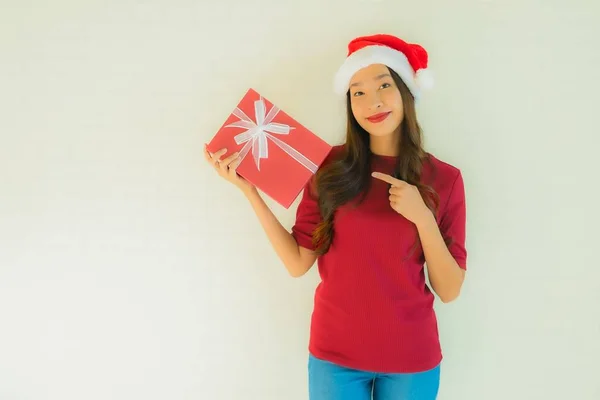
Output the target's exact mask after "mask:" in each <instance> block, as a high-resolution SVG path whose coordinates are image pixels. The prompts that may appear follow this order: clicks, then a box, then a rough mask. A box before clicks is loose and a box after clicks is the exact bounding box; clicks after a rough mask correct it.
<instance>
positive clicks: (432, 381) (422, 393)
mask: <svg viewBox="0 0 600 400" xmlns="http://www.w3.org/2000/svg"><path fill="white" fill-rule="evenodd" d="M439 386H440V366H439V365H438V366H437V367H435V368H433V369H431V370H428V371H425V372H418V373H410V374H408V373H407V374H381V373H376V372H365V371H358V370H354V369H350V368H346V367H341V366H339V365H336V364H333V363H331V362H328V361H323V360H320V359H318V358H316V357H314V356H313V355H312V354H310V355H309V359H308V392H309V399H310V400H371V399H373V400H435V399H436V398H437V394H438V389H439Z"/></svg>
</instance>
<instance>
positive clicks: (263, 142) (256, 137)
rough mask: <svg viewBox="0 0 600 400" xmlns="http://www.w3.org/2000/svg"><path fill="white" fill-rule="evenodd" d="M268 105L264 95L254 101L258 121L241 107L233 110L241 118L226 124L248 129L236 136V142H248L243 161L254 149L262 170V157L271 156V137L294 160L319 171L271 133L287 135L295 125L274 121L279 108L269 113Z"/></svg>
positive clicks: (312, 170) (257, 164) (305, 158)
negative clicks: (269, 141) (263, 97)
mask: <svg viewBox="0 0 600 400" xmlns="http://www.w3.org/2000/svg"><path fill="white" fill-rule="evenodd" d="M266 108H267V107H266V105H265V102H264V100H263V99H262V97H261V98H260V99H259V100H256V101H255V102H254V115H255V118H256V122H254V121H253V120H252V119H251V118H250V117H248V116H247V115H246V114H245V113H244V112H243V111H242V110H241V109H240V108H239V107H236V109H235V110H234V111H233V113H232V114H233V115H235V116H236V117H238V118H239V119H240V120H239V121H236V122H234V123H232V124H229V125H226V127H227V128H245V129H246V131H244V132H242V133H240V134H238V135H236V136H235V138H234V139H235V142H236V143H237V144H238V145H240V144H242V143H246V144H245V145H244V147H242V150H240V158H241V160H242V161H243V160H244V158H246V155H247V154H248V152H249V151H250V150H251V149H252V155H253V156H254V163H255V164H256V168H257V169H258V170H259V171H260V159H261V158H268V157H269V147H268V141H267V139H270V140H271V141H272V142H273V143H275V144H276V145H277V146H278V147H279V148H280V149H281V150H283V151H284V152H285V153H286V154H288V155H289V156H290V157H292V158H293V159H294V160H296V161H297V162H299V163H300V164H302V165H303V166H304V167H305V168H306V169H308V170H309V171H310V172H312V173H315V172H317V168H318V167H317V165H316V164H315V163H313V162H312V161H311V160H309V159H308V158H307V157H305V156H304V155H303V154H302V153H300V152H299V151H298V150H296V149H294V148H293V147H292V146H290V145H289V144H287V143H285V142H283V141H282V140H280V139H278V138H277V137H275V136H273V135H271V133H274V134H277V135H287V134H289V133H290V131H291V130H292V129H294V128H293V127H290V126H289V125H286V124H280V123H277V122H272V121H273V119H275V116H276V115H277V113H279V108H278V107H276V106H273V107H272V108H271V110H269V113H268V114H266V115H265V113H266Z"/></svg>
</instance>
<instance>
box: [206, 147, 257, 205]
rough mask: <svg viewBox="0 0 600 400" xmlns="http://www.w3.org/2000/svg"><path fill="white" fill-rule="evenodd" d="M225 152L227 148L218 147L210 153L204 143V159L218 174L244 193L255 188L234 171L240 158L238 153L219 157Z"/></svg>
mask: <svg viewBox="0 0 600 400" xmlns="http://www.w3.org/2000/svg"><path fill="white" fill-rule="evenodd" d="M226 153H227V149H220V150H218V151H217V152H215V153H210V152H209V151H208V147H207V145H206V144H204V158H205V159H206V161H207V162H208V163H209V164H210V165H211V166H212V167H213V168H214V169H215V171H217V172H218V174H219V175H220V176H221V177H222V178H224V179H225V180H227V181H229V182H231V183H233V184H234V185H235V186H237V187H238V188H239V189H241V190H242V192H244V194H246V195H247V194H249V193H250V192H252V191H254V190H255V187H254V185H252V184H251V183H250V182H248V181H247V180H246V179H244V178H242V177H241V176H239V175H238V174H237V172H236V169H237V167H238V165H240V162H241V159H240V158H239V154H238V153H233V154H232V155H230V156H229V157H227V158H226V159H224V160H221V157H223V155H225V154H226Z"/></svg>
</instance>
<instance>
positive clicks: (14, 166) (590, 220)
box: [0, 0, 600, 400]
mask: <svg viewBox="0 0 600 400" xmlns="http://www.w3.org/2000/svg"><path fill="white" fill-rule="evenodd" d="M0 6H1V12H0V46H1V47H0V50H1V52H0V58H1V65H0V110H1V117H0V135H1V142H0V399H2V400H32V399H35V400H42V399H43V400H46V399H52V400H54V399H61V400H67V399H78V400H80V399H86V400H95V399H102V400H105V399H148V400H150V399H161V400H162V399H178V400H180V399H181V400H183V399H227V400H229V399H261V400H262V399H286V400H300V399H306V398H307V388H306V381H307V373H306V361H307V341H308V327H309V326H308V324H309V318H310V313H311V310H312V296H313V290H314V288H315V286H316V284H317V282H318V275H317V271H316V268H313V270H311V271H310V272H309V274H308V275H307V276H305V277H303V278H301V279H293V278H290V277H288V275H287V273H286V272H285V269H284V267H283V265H282V264H281V263H280V262H279V261H278V259H277V258H276V256H275V253H274V252H273V251H272V250H271V248H270V245H269V243H268V242H267V239H266V237H265V235H264V234H263V232H262V230H261V228H260V226H259V224H258V222H257V220H256V218H255V216H254V215H253V213H252V210H251V208H250V207H249V205H248V204H247V202H246V201H245V199H244V198H243V196H241V194H240V193H238V192H237V190H236V189H235V188H233V187H231V186H229V185H228V184H226V182H224V181H222V180H220V179H219V178H218V177H217V176H216V175H215V174H214V173H213V171H212V170H211V169H210V168H208V166H207V165H205V162H204V160H203V158H202V144H203V143H204V142H207V141H209V140H210V138H211V136H212V135H213V134H214V132H215V131H216V129H217V128H218V127H219V126H220V125H221V123H222V122H223V121H224V119H225V118H226V116H227V114H228V113H229V112H230V111H231V110H232V109H233V107H234V106H235V103H236V102H237V100H239V98H240V96H241V95H242V94H243V93H244V91H245V90H246V89H247V88H248V87H249V86H252V87H254V88H256V89H257V90H259V91H260V92H261V93H262V94H263V95H264V96H266V97H267V98H269V99H271V100H273V101H275V102H276V103H277V104H278V105H279V106H280V107H281V108H282V109H284V110H285V111H287V112H288V113H289V114H291V115H292V116H294V117H295V118H296V119H298V120H299V121H301V122H302V123H304V124H305V125H307V126H308V127H309V128H311V129H312V130H314V131H315V132H316V133H317V134H319V135H320V136H321V137H323V138H324V139H325V140H327V141H328V142H329V143H331V144H336V143H339V141H340V140H341V139H342V137H343V136H342V135H343V128H344V114H343V113H344V109H343V102H342V101H339V99H336V98H335V96H334V95H333V94H332V91H331V78H332V75H333V73H334V71H335V69H336V68H337V66H338V65H339V63H340V62H341V61H342V60H343V58H344V57H345V54H346V44H347V42H348V41H349V40H350V39H351V38H353V37H354V36H357V35H362V34H370V33H376V32H389V33H393V34H396V35H400V36H402V37H403V38H405V39H407V40H409V41H416V42H419V43H421V44H423V45H424V46H425V47H426V48H427V49H428V50H429V52H430V57H431V68H432V69H433V70H434V72H435V77H436V88H435V90H433V91H432V92H430V93H429V94H428V95H427V96H426V97H425V99H424V100H423V102H422V103H421V105H420V107H419V110H418V112H419V117H420V121H421V123H422V125H423V128H424V131H425V136H426V145H427V149H428V150H429V151H431V152H433V153H434V154H436V155H437V156H438V157H439V158H442V159H444V160H445V161H447V162H450V163H452V164H454V165H456V166H458V167H460V168H461V169H462V171H463V174H464V177H465V181H466V186H467V196H468V199H467V202H468V243H467V244H468V249H469V272H468V275H467V281H466V283H465V287H464V290H463V294H462V296H461V297H460V298H459V300H457V301H456V302H454V303H451V304H448V305H444V304H441V303H439V304H437V305H436V307H437V312H438V315H439V320H440V330H441V334H442V345H443V348H444V355H445V361H444V366H443V375H442V385H441V391H440V396H439V398H440V399H442V400H454V399H461V400H467V399H473V400H480V399H486V400H494V399H519V400H521V399H522V400H534V399H578V400H594V399H599V398H600V383H599V380H598V372H599V371H600V369H599V368H600V367H599V366H598V358H599V357H600V344H599V342H600V340H599V339H600V283H599V280H600V272H599V267H600V262H599V261H598V252H597V248H598V242H599V239H600V237H599V236H600V235H599V234H598V231H597V230H596V226H597V225H598V223H599V222H600V221H599V217H598V208H597V204H598V195H599V190H598V183H599V182H600V180H599V179H598V173H599V172H600V165H599V162H598V146H599V145H600V140H599V139H598V134H599V133H598V123H597V118H598V106H599V101H598V93H599V92H600V79H599V78H600V76H599V74H598V72H597V70H598V65H599V64H600V46H599V45H598V42H599V39H600V25H599V24H598V20H599V19H600V6H599V5H598V3H597V2H595V1H593V0H587V1H586V0H570V1H566V0H563V1H558V0H554V1H551V0H545V1H532V0H520V1H517V0H505V1H499V0H498V1H492V0H489V1H483V0H481V1H475V0H461V1H452V2H450V1H442V0H437V1H433V0H427V1H419V2H416V1H412V2H408V1H391V0H379V1H376V0H371V1H369V0H362V1H359V0H343V1H342V0H337V1H323V0H303V1H295V2H292V1H276V0H262V1H242V0H236V1H234V0H229V1H213V2H204V1H162V2H161V1H157V0H150V1H143V2H142V1H86V2H81V1H68V0H60V1H53V2H44V1H39V0H38V1H6V0H4V1H2V2H1V3H0ZM268 202H269V204H270V205H271V206H272V208H273V210H274V212H275V213H276V214H277V216H278V217H280V218H281V221H282V222H283V223H284V225H285V226H286V227H291V225H292V223H293V218H294V215H295V205H294V206H293V207H292V208H291V209H290V210H285V209H282V208H281V207H279V206H278V205H276V204H275V203H274V202H272V201H270V200H268Z"/></svg>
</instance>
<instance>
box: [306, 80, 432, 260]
mask: <svg viewBox="0 0 600 400" xmlns="http://www.w3.org/2000/svg"><path fill="white" fill-rule="evenodd" d="M389 70H390V74H391V75H392V78H393V79H394V81H395V83H396V86H397V87H398V89H399V90H400V94H401V96H402V101H403V103H404V118H403V120H402V123H401V125H400V141H399V153H398V154H399V156H398V158H397V160H398V161H397V164H396V166H395V173H394V176H395V177H396V178H397V179H401V180H404V181H406V182H408V183H410V184H412V185H415V186H416V187H417V188H418V189H419V192H420V193H421V196H422V197H423V199H424V201H425V204H426V205H427V207H428V208H429V209H430V210H432V211H433V212H434V215H435V214H436V213H437V209H438V207H439V196H438V195H437V193H436V192H435V190H434V189H433V188H432V187H431V186H429V185H426V184H424V183H422V182H421V171H422V167H423V163H424V162H428V161H429V156H428V154H427V152H426V151H425V150H424V149H423V137H422V131H421V127H420V125H419V123H418V121H417V114H416V110H415V100H414V97H413V95H412V93H411V92H410V90H409V89H408V87H407V86H406V85H405V84H404V82H403V81H402V78H400V76H398V74H397V73H396V72H394V71H393V70H392V69H389ZM346 108H347V127H346V144H345V146H343V151H342V152H341V154H340V156H339V157H338V158H337V159H335V160H332V162H330V163H328V164H327V165H325V166H323V168H321V169H320V170H319V171H318V172H317V174H316V176H315V182H314V189H315V190H316V194H317V197H318V204H319V209H320V212H321V218H322V222H321V223H320V224H319V225H318V226H317V227H316V229H315V231H314V232H313V244H314V246H315V252H316V253H317V255H323V254H325V253H326V252H327V251H328V250H329V247H330V245H331V242H332V240H333V232H334V230H333V217H334V214H335V211H336V209H337V208H338V207H340V206H342V205H344V204H346V203H348V202H350V201H353V200H355V199H356V198H357V197H358V196H359V195H361V194H362V195H363V196H364V195H365V194H366V192H367V191H368V190H369V187H370V183H371V169H370V165H371V157H372V153H371V150H370V137H369V133H368V132H367V131H365V130H364V129H363V128H362V127H361V126H360V125H359V124H358V122H357V121H356V119H355V118H354V114H353V113H352V109H351V100H350V92H348V93H347V94H346ZM359 201H360V200H359ZM418 243H419V242H417V243H415V246H414V247H413V251H414V249H416V246H417V245H418Z"/></svg>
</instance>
